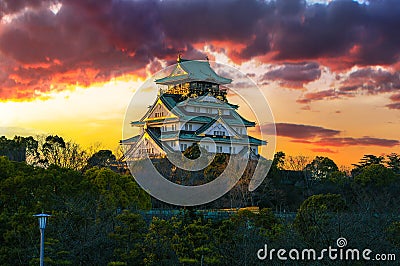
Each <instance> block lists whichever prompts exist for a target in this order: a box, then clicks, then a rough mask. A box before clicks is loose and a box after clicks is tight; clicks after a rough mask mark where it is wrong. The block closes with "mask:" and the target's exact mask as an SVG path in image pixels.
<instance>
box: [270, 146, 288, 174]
mask: <svg viewBox="0 0 400 266" xmlns="http://www.w3.org/2000/svg"><path fill="white" fill-rule="evenodd" d="M285 156H286V155H285V153H284V152H283V151H278V152H277V153H275V154H274V159H273V161H272V165H271V168H272V167H275V168H276V169H278V170H283V167H284V165H285Z"/></svg>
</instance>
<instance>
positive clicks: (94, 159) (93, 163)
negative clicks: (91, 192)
mask: <svg viewBox="0 0 400 266" xmlns="http://www.w3.org/2000/svg"><path fill="white" fill-rule="evenodd" d="M116 162H117V159H116V158H115V155H114V154H113V153H112V151H110V150H99V151H98V152H96V153H94V154H93V155H92V156H91V157H90V158H89V159H88V160H87V166H86V169H90V168H92V167H99V168H110V169H111V168H112V167H113V166H115V164H116Z"/></svg>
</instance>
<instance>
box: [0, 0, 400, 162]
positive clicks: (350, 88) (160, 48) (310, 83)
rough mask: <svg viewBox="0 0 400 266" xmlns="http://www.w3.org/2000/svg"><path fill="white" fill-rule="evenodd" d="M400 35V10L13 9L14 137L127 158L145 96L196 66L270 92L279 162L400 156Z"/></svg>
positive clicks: (245, 1) (7, 6) (4, 107)
mask: <svg viewBox="0 0 400 266" xmlns="http://www.w3.org/2000/svg"><path fill="white" fill-rule="evenodd" d="M399 29H400V2H399V1H398V0H370V1H344V0H343V1H339V0H338V1H300V0H299V1H296V0H292V1H286V0H280V1H253V0H242V1H237V0H220V1H212V0H208V1H200V0H197V1H178V0H162V1H161V0H159V1H152V0H150V1H149V0H120V1H117V0H114V1H112V0H96V1H94V0H88V1H82V0H68V1H57V0H32V1H29V0H26V1H24V0H0V117H1V119H0V135H5V136H7V137H10V138H12V137H13V136H14V135H22V136H29V135H38V134H58V135H61V136H63V137H64V138H65V139H69V140H74V141H75V142H77V143H79V144H82V145H83V146H85V147H88V146H90V145H92V144H94V143H102V145H103V147H104V148H108V149H111V150H115V148H116V147H117V146H118V141H119V140H120V139H121V138H122V124H123V120H124V116H125V110H126V108H127V106H128V104H129V102H130V99H131V98H132V96H133V94H134V92H135V90H136V89H137V88H138V87H140V86H141V84H142V83H143V82H144V81H145V80H146V79H147V78H148V77H150V76H151V75H152V74H154V73H155V72H157V71H158V70H160V69H162V68H163V67H165V66H168V65H170V64H173V63H175V62H176V57H177V55H178V53H182V54H183V57H184V58H187V59H204V58H205V57H206V56H208V57H209V58H210V60H212V61H216V62H218V63H222V64H227V65H229V66H232V67H235V68H237V69H239V70H240V71H242V72H243V73H245V74H246V75H248V76H249V77H250V78H251V79H252V80H253V81H254V82H255V83H256V84H257V85H258V86H259V87H260V88H261V90H262V91H263V93H264V94H265V96H266V97H267V99H268V101H269V104H270V107H271V109H272V112H273V115H274V117H275V122H276V127H277V133H278V138H277V149H276V150H277V151H280V150H282V151H284V152H285V153H286V154H289V155H300V154H301V155H307V156H310V157H311V158H313V157H314V156H316V155H322V156H328V157H330V158H332V159H333V160H334V161H335V162H336V163H337V164H338V165H350V164H352V163H356V162H358V161H359V159H360V158H361V157H362V156H363V155H364V154H375V155H383V154H389V153H391V152H396V153H400V149H399V147H400V137H399V132H400V123H399V122H400V74H399V70H400V63H399V56H400V34H399ZM248 90H249V89H248ZM248 93H251V92H250V91H248ZM232 100H233V99H232ZM148 104H152V102H149V103H148ZM240 110H241V109H240V108H239V112H240ZM243 115H244V116H246V114H245V113H243ZM260 126H261V127H263V126H266V125H260Z"/></svg>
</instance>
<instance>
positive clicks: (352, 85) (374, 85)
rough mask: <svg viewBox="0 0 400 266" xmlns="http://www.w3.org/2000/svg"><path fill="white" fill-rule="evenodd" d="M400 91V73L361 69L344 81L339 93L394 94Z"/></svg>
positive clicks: (368, 68)
mask: <svg viewBox="0 0 400 266" xmlns="http://www.w3.org/2000/svg"><path fill="white" fill-rule="evenodd" d="M399 89H400V73H399V72H390V71H387V70H384V69H373V68H371V67H366V68H361V69H358V70H356V71H353V72H351V73H350V74H349V76H348V78H346V79H344V80H343V81H342V86H341V87H340V88H339V91H342V92H356V91H362V92H364V93H367V94H377V93H384V92H394V91H398V90H399Z"/></svg>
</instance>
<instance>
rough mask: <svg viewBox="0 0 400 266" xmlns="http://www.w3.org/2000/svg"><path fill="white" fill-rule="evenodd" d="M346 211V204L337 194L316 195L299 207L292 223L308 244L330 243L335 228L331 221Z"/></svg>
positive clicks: (334, 235) (333, 236)
mask: <svg viewBox="0 0 400 266" xmlns="http://www.w3.org/2000/svg"><path fill="white" fill-rule="evenodd" d="M345 209H346V202H345V200H344V198H343V197H342V196H341V195H339V194H318V195H313V196H311V197H309V198H307V199H306V200H305V201H304V202H303V203H302V204H301V206H300V209H299V211H298V212H297V215H296V218H295V220H294V222H293V226H294V228H295V229H296V230H297V232H299V233H300V235H301V236H302V237H303V238H304V239H305V240H306V241H308V242H311V243H312V242H314V243H318V242H323V243H325V244H326V243H330V242H331V241H332V240H333V239H334V238H335V237H338V236H337V235H336V234H331V233H332V231H333V232H336V229H337V228H332V227H331V226H330V225H331V220H332V219H333V218H334V217H335V216H336V215H337V213H338V212H342V211H344V210H345Z"/></svg>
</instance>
